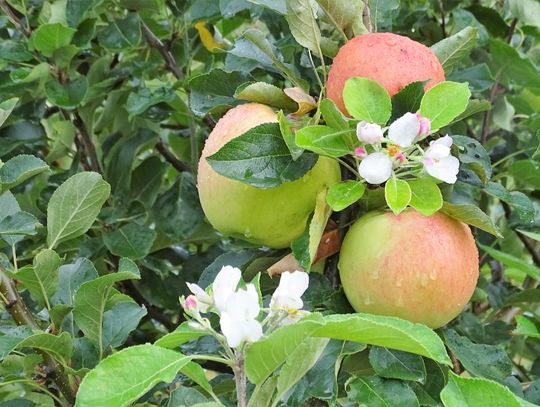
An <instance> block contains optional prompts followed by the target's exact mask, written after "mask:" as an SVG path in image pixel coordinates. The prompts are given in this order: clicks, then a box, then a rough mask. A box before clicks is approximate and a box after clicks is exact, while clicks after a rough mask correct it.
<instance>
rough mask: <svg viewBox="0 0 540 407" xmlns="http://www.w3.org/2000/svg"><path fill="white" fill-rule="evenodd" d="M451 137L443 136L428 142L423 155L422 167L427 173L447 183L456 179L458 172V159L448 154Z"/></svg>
mask: <svg viewBox="0 0 540 407" xmlns="http://www.w3.org/2000/svg"><path fill="white" fill-rule="evenodd" d="M451 146H452V138H451V137H450V136H444V137H442V138H440V139H438V140H434V141H432V142H430V143H429V148H428V149H427V151H426V153H425V155H424V160H423V163H424V168H425V170H426V171H427V173H428V174H429V175H431V176H432V177H434V178H437V179H440V180H441V181H444V182H446V183H448V184H453V183H455V182H456V181H457V174H458V172H459V160H458V159H457V158H456V157H454V156H452V155H450V147H451Z"/></svg>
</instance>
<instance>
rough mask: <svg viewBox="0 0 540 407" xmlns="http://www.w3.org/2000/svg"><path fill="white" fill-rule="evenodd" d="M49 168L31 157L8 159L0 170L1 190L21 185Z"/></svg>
mask: <svg viewBox="0 0 540 407" xmlns="http://www.w3.org/2000/svg"><path fill="white" fill-rule="evenodd" d="M48 169H49V166H48V165H47V164H46V163H45V162H44V161H43V160H40V159H39V158H37V157H34V156H33V155H26V154H22V155H17V156H15V157H13V158H11V159H9V160H8V161H7V162H6V163H5V164H4V165H3V166H2V167H1V168H0V183H1V184H2V189H3V190H6V189H10V188H13V187H15V186H17V185H19V184H22V183H23V182H24V181H26V180H27V179H29V178H31V177H33V176H34V175H37V174H40V173H42V172H44V171H47V170H48Z"/></svg>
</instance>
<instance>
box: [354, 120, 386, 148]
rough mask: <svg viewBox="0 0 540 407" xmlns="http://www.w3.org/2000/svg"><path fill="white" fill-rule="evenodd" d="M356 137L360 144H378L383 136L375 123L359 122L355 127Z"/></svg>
mask: <svg viewBox="0 0 540 407" xmlns="http://www.w3.org/2000/svg"><path fill="white" fill-rule="evenodd" d="M356 136H357V137H358V140H360V141H361V142H362V143H367V144H376V143H379V142H380V141H381V140H382V139H383V137H384V135H383V131H382V128H381V126H379V125H378V124H375V123H368V122H360V123H358V125H357V126H356Z"/></svg>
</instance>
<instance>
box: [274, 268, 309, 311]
mask: <svg viewBox="0 0 540 407" xmlns="http://www.w3.org/2000/svg"><path fill="white" fill-rule="evenodd" d="M308 285H309V276H308V274H307V273H304V272H302V271H295V272H293V273H290V272H288V271H285V272H284V273H282V274H281V278H280V280H279V285H278V287H277V288H276V291H275V292H274V294H273V295H272V300H271V301H270V307H271V308H276V309H277V308H283V309H285V310H298V309H300V308H302V306H303V305H304V303H303V302H302V300H301V298H300V297H302V295H303V294H304V292H305V291H306V290H307V288H308Z"/></svg>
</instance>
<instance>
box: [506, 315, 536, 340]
mask: <svg viewBox="0 0 540 407" xmlns="http://www.w3.org/2000/svg"><path fill="white" fill-rule="evenodd" d="M516 322H517V327H516V329H514V330H513V331H512V333H513V334H514V335H523V336H529V337H532V338H537V339H540V332H538V328H537V327H536V325H535V324H534V322H533V321H531V320H530V319H529V318H526V317H524V316H523V315H516Z"/></svg>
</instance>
